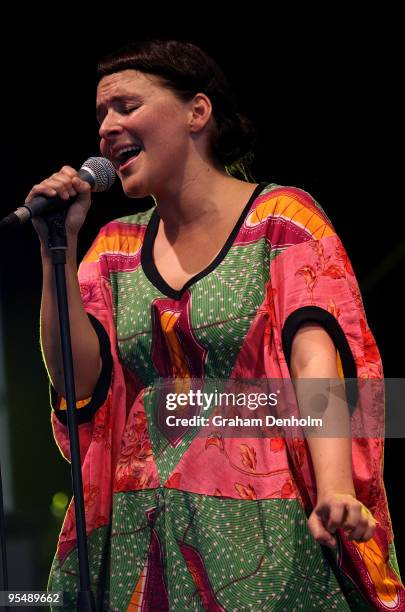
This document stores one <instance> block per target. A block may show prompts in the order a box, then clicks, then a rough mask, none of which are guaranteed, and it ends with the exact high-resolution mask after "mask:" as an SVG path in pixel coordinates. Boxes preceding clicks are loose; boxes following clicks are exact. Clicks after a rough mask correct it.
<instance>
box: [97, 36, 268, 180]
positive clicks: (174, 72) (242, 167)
mask: <svg viewBox="0 0 405 612" xmlns="http://www.w3.org/2000/svg"><path fill="white" fill-rule="evenodd" d="M127 69H133V70H139V71H140V72H143V73H148V74H153V75H156V76H158V77H160V80H161V82H162V84H163V85H164V86H165V87H167V88H168V89H170V90H172V91H173V92H174V93H175V94H176V95H177V96H178V97H179V98H180V99H181V100H183V101H189V100H192V98H193V97H194V96H195V95H196V94H197V93H199V92H201V93H204V94H206V95H207V96H208V97H209V99H210V100H211V104H212V108H213V116H214V120H215V121H214V124H215V129H214V130H213V132H212V136H211V152H212V158H213V161H214V163H215V164H218V165H219V166H222V167H224V168H225V170H226V171H227V172H228V174H232V175H237V174H239V175H240V176H241V177H242V178H243V179H244V180H249V179H250V180H252V177H251V175H250V171H249V170H250V166H251V164H252V162H253V159H254V152H255V150H256V149H257V145H258V142H257V133H256V130H255V128H254V126H253V125H252V123H251V122H250V120H249V119H248V118H247V117H246V116H245V115H243V114H241V113H239V112H238V109H237V104H236V100H235V97H234V94H233V92H232V91H231V88H230V86H229V83H228V81H227V79H226V77H225V75H224V73H223V72H222V70H221V69H220V68H219V66H218V65H217V64H216V62H215V61H214V60H213V59H212V58H211V57H210V56H209V55H208V54H207V53H205V51H203V50H202V49H201V48H200V47H199V46H197V45H196V44H194V43H190V42H180V41H177V40H160V39H159V40H158V39H147V40H142V41H138V42H134V43H132V44H130V45H127V46H126V47H124V48H122V49H119V50H118V51H116V52H114V53H112V54H110V55H108V56H107V57H105V58H104V59H102V60H101V61H100V62H99V64H98V66H97V82H99V81H100V80H101V79H102V78H103V77H104V76H106V75H108V74H112V73H114V72H119V71H121V70H127Z"/></svg>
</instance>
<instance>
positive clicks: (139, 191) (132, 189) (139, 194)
mask: <svg viewBox="0 0 405 612" xmlns="http://www.w3.org/2000/svg"><path fill="white" fill-rule="evenodd" d="M121 184H122V189H123V191H124V193H125V195H126V196H127V197H128V198H146V197H147V196H148V195H149V193H148V192H147V190H146V189H145V188H144V187H143V186H142V185H140V184H139V183H138V182H137V181H131V178H128V179H127V180H124V181H122V179H121Z"/></svg>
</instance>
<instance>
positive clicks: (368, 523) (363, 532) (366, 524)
mask: <svg viewBox="0 0 405 612" xmlns="http://www.w3.org/2000/svg"><path fill="white" fill-rule="evenodd" d="M376 526H377V523H376V520H375V518H374V517H373V515H372V514H371V512H370V510H368V508H366V507H365V506H363V505H362V504H361V508H360V510H359V512H358V518H357V522H355V524H354V525H353V527H352V528H351V529H347V530H346V529H345V531H347V532H348V536H349V539H350V540H356V542H367V540H369V539H370V538H372V537H373V535H374V532H375V529H376Z"/></svg>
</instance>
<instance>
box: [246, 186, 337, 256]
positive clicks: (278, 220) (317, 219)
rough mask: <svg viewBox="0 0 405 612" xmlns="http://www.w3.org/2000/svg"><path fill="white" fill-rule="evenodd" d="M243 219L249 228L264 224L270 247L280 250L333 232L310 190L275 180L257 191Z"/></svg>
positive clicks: (330, 223)
mask: <svg viewBox="0 0 405 612" xmlns="http://www.w3.org/2000/svg"><path fill="white" fill-rule="evenodd" d="M246 222H247V225H249V226H250V227H254V226H265V232H266V237H267V239H268V240H269V241H270V242H271V245H272V247H275V248H281V249H283V248H286V247H288V246H292V245H294V244H300V243H302V242H307V241H309V240H320V239H321V238H326V237H328V236H332V235H335V234H336V232H335V229H334V227H333V225H332V222H331V220H330V219H329V217H328V215H327V214H326V212H325V210H324V209H323V208H322V206H321V205H320V204H319V203H318V201H317V200H316V199H315V198H314V197H313V196H312V195H311V194H310V193H308V192H307V191H305V190H304V189H301V188H299V187H293V186H284V185H278V184H276V183H270V184H268V185H267V186H266V187H265V188H264V189H263V190H262V191H261V192H260V194H259V195H258V197H257V198H256V200H255V203H254V206H253V208H252V209H251V211H250V214H249V215H248V218H247V220H246ZM263 229H264V227H263Z"/></svg>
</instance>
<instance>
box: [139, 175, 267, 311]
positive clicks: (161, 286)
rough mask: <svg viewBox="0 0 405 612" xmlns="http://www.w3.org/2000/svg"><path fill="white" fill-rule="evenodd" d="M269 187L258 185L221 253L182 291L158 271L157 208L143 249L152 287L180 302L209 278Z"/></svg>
mask: <svg viewBox="0 0 405 612" xmlns="http://www.w3.org/2000/svg"><path fill="white" fill-rule="evenodd" d="M267 185H268V183H259V184H258V185H257V187H256V188H255V190H254V191H253V193H252V195H251V196H250V198H249V200H248V202H247V203H246V205H245V206H244V208H243V210H242V212H241V214H240V216H239V219H238V220H237V222H236V224H235V225H234V227H233V229H232V231H231V233H230V234H229V236H228V238H227V239H226V241H225V243H224V245H223V247H222V248H221V250H220V251H219V253H218V254H217V255H216V257H215V258H214V259H213V260H212V261H211V263H209V264H208V266H206V267H205V268H204V269H203V270H201V272H198V273H197V274H195V275H194V276H192V277H191V278H189V280H188V281H187V282H186V283H185V284H184V285H183V287H182V288H181V289H174V288H173V287H171V286H170V285H169V284H168V283H167V282H166V281H165V279H164V278H163V276H161V274H160V272H159V271H158V269H157V267H156V264H155V261H154V259H153V245H154V243H155V238H156V235H157V232H158V228H159V221H160V215H159V213H158V210H157V208H156V207H155V209H154V211H153V213H152V215H151V217H150V219H149V223H148V225H147V227H146V231H145V235H144V239H143V244H142V249H141V265H142V268H143V271H144V273H145V276H146V277H147V278H148V279H149V280H150V282H151V283H152V285H153V286H154V287H156V289H158V290H159V291H160V292H161V293H163V294H164V295H166V296H167V297H169V298H172V299H174V300H180V299H181V298H182V296H183V294H184V292H185V291H187V289H189V287H191V285H194V283H196V282H197V281H199V280H200V279H201V278H203V277H204V276H207V274H209V273H210V272H212V271H213V270H214V269H215V268H216V267H217V266H218V265H219V264H220V263H221V261H222V260H223V259H224V258H225V256H226V254H227V253H228V251H229V249H230V248H231V246H232V244H233V242H234V241H235V238H236V236H237V235H238V233H239V230H240V228H241V227H242V224H243V222H244V220H245V218H246V216H247V215H248V212H249V210H250V207H251V205H252V203H253V202H254V200H255V199H256V198H257V197H258V195H259V193H260V192H261V191H263V189H264V188H265V187H266V186H267Z"/></svg>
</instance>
